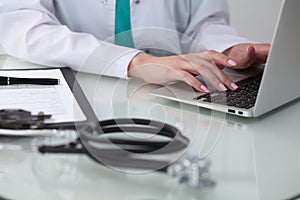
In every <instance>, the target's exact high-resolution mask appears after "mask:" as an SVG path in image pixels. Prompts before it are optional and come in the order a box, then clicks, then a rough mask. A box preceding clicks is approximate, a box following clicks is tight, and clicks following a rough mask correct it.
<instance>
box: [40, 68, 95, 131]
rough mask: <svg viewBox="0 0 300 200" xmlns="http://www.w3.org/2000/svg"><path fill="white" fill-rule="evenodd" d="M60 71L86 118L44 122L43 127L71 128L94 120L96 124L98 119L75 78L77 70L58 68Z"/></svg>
mask: <svg viewBox="0 0 300 200" xmlns="http://www.w3.org/2000/svg"><path fill="white" fill-rule="evenodd" d="M47 69H55V68H47ZM59 69H60V71H61V72H62V74H63V76H64V78H65V80H66V81H67V83H68V86H69V88H70V89H71V91H72V93H73V95H74V97H75V99H76V100H77V102H78V104H79V107H80V108H81V110H82V112H83V113H84V115H85V117H86V120H85V121H80V122H61V123H50V124H47V123H46V124H45V128H49V129H72V128H74V127H77V126H82V125H84V124H86V123H88V122H95V123H96V124H98V123H99V120H98V118H97V116H96V114H95V112H94V110H93V109H92V107H91V105H90V103H89V101H88V99H87V98H86V96H85V94H84V92H83V90H82V88H81V86H80V84H79V83H78V81H77V80H76V76H75V75H76V74H77V73H78V72H75V71H73V70H72V69H71V68H69V67H63V68H59Z"/></svg>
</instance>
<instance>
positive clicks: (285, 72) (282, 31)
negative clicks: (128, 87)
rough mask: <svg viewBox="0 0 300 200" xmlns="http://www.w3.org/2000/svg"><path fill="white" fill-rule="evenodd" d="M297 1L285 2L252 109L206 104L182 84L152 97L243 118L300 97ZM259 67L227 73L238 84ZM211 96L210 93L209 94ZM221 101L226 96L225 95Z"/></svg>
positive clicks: (299, 29) (299, 15) (213, 103)
mask: <svg viewBox="0 0 300 200" xmlns="http://www.w3.org/2000/svg"><path fill="white" fill-rule="evenodd" d="M299 9H300V1H299V0H285V1H284V2H283V4H282V7H281V13H280V15H279V19H278V22H277V27H276V31H275V34H274V36H273V40H272V46H271V49H270V54H269V58H268V60H267V63H266V65H265V67H264V69H263V74H262V78H261V83H260V86H259V89H258V94H257V97H256V101H255V104H254V106H253V107H252V108H247V109H246V108H240V107H234V106H228V105H222V104H219V103H217V102H214V101H211V102H206V101H203V100H202V99H201V98H200V99H199V98H198V99H197V97H199V96H201V95H203V94H201V93H199V92H196V91H195V90H194V89H192V88H191V87H190V86H188V85H187V84H185V83H184V82H177V83H175V84H171V85H166V86H165V87H162V88H160V89H157V90H154V91H152V93H151V94H153V95H155V96H159V97H163V98H167V99H171V100H175V101H179V102H183V103H187V104H192V105H195V106H200V107H204V108H209V109H212V110H217V111H221V112H226V113H229V114H234V115H238V116H243V117H257V116H260V115H262V114H264V113H266V112H268V111H270V110H273V109H275V108H278V107H279V106H281V105H284V104H286V103H288V102H290V101H292V100H295V99H297V98H299V97H300V62H299V61H300V20H299V19H300V12H299ZM261 71H262V67H261V66H260V67H257V68H254V67H253V68H250V69H248V70H238V71H237V70H230V69H226V71H225V72H226V73H227V74H228V76H229V77H231V78H232V80H233V81H235V82H237V81H240V80H242V79H245V78H248V77H249V76H250V75H251V76H252V75H254V74H255V75H257V74H259V73H260V72H261ZM212 95H213V94H212ZM224 98H226V94H225V93H224Z"/></svg>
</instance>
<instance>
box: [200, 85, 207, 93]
mask: <svg viewBox="0 0 300 200" xmlns="http://www.w3.org/2000/svg"><path fill="white" fill-rule="evenodd" d="M200 88H201V89H202V90H203V91H204V92H206V93H209V90H208V89H207V87H205V86H204V85H201V87H200Z"/></svg>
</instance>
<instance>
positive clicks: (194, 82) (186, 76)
mask: <svg viewBox="0 0 300 200" xmlns="http://www.w3.org/2000/svg"><path fill="white" fill-rule="evenodd" d="M178 75H179V77H178V80H181V81H184V82H186V83H187V84H188V85H190V86H192V87H193V88H195V89H196V90H198V91H199V92H204V93H208V92H210V91H209V90H208V88H207V87H206V86H205V85H204V84H203V83H202V82H201V81H199V80H198V79H196V78H195V77H194V76H193V75H192V74H190V73H189V72H186V71H181V72H180V73H179V74H178Z"/></svg>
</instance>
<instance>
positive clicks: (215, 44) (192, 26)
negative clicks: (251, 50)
mask: <svg viewBox="0 0 300 200" xmlns="http://www.w3.org/2000/svg"><path fill="white" fill-rule="evenodd" d="M201 2H202V3H201ZM190 3H191V5H190V9H191V10H190V11H191V12H190V13H191V17H190V19H191V20H190V23H189V25H188V27H187V29H186V31H185V33H184V34H185V35H187V36H188V37H189V38H192V39H193V40H194V41H193V42H194V43H196V44H198V45H203V46H204V48H205V49H208V50H211V49H212V50H216V51H219V52H223V51H224V50H226V49H228V48H230V47H232V46H234V45H237V44H240V43H251V42H252V41H250V40H248V39H246V38H244V37H241V36H239V35H238V33H237V32H236V30H235V29H234V28H233V27H231V26H230V25H229V13H228V5H227V1H226V0H213V1H212V0H203V1H199V0H191V1H190ZM183 43H187V42H186V41H184V42H183ZM188 43H191V42H188ZM188 45H190V46H193V45H191V44H188Z"/></svg>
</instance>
